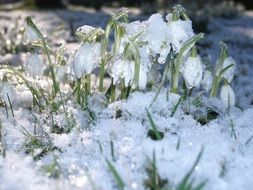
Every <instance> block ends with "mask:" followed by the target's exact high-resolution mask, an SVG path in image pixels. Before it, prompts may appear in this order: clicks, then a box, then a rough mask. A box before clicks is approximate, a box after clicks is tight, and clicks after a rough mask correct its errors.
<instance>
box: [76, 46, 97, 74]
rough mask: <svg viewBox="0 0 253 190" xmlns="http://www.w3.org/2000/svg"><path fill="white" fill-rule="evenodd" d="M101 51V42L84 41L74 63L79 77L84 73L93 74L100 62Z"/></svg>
mask: <svg viewBox="0 0 253 190" xmlns="http://www.w3.org/2000/svg"><path fill="white" fill-rule="evenodd" d="M100 51H101V44H100V43H84V44H82V45H81V46H80V47H79V49H78V51H77V53H76V55H75V60H74V63H73V64H74V65H73V69H74V72H75V75H76V77H77V78H81V77H82V76H83V75H84V73H86V74H91V72H92V71H93V69H94V68H95V67H96V66H97V65H98V64H99V62H100V59H101V56H100Z"/></svg>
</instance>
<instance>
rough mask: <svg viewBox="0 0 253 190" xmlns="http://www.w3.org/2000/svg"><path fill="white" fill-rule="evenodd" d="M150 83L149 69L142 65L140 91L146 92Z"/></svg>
mask: <svg viewBox="0 0 253 190" xmlns="http://www.w3.org/2000/svg"><path fill="white" fill-rule="evenodd" d="M147 82H148V68H147V67H146V66H144V65H143V64H141V65H140V74H139V83H138V87H139V89H140V90H144V89H145V88H146V86H147Z"/></svg>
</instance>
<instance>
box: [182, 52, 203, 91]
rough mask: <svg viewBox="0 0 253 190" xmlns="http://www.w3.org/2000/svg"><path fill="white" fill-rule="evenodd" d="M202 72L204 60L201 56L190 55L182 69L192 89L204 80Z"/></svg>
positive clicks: (188, 86)
mask: <svg viewBox="0 0 253 190" xmlns="http://www.w3.org/2000/svg"><path fill="white" fill-rule="evenodd" d="M202 73H203V70H202V61H201V58H200V56H196V57H192V56H190V57H188V59H187V60H186V62H185V63H184V66H183V69H182V74H183V77H184V80H185V82H186V86H187V88H189V89H191V88H192V87H196V86H198V85H199V84H200V82H201V80H202Z"/></svg>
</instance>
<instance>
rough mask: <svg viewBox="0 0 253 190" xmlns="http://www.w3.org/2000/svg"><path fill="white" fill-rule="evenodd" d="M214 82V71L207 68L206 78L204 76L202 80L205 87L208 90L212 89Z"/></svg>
mask: <svg viewBox="0 0 253 190" xmlns="http://www.w3.org/2000/svg"><path fill="white" fill-rule="evenodd" d="M212 82H213V75H212V73H211V72H210V71H209V70H206V71H205V72H204V78H203V80H202V82H201V84H202V87H203V88H204V89H205V90H206V91H208V90H210V89H211V87H212Z"/></svg>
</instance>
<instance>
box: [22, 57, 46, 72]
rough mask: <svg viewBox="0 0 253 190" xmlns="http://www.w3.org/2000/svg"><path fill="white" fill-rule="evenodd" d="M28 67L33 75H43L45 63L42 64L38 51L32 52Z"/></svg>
mask: <svg viewBox="0 0 253 190" xmlns="http://www.w3.org/2000/svg"><path fill="white" fill-rule="evenodd" d="M26 69H27V71H28V73H29V74H31V75H32V76H39V77H41V76H42V75H43V71H44V65H43V64H42V62H41V60H40V58H39V55H38V54H37V53H34V54H31V55H30V57H29V58H28V61H27V63H26Z"/></svg>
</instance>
